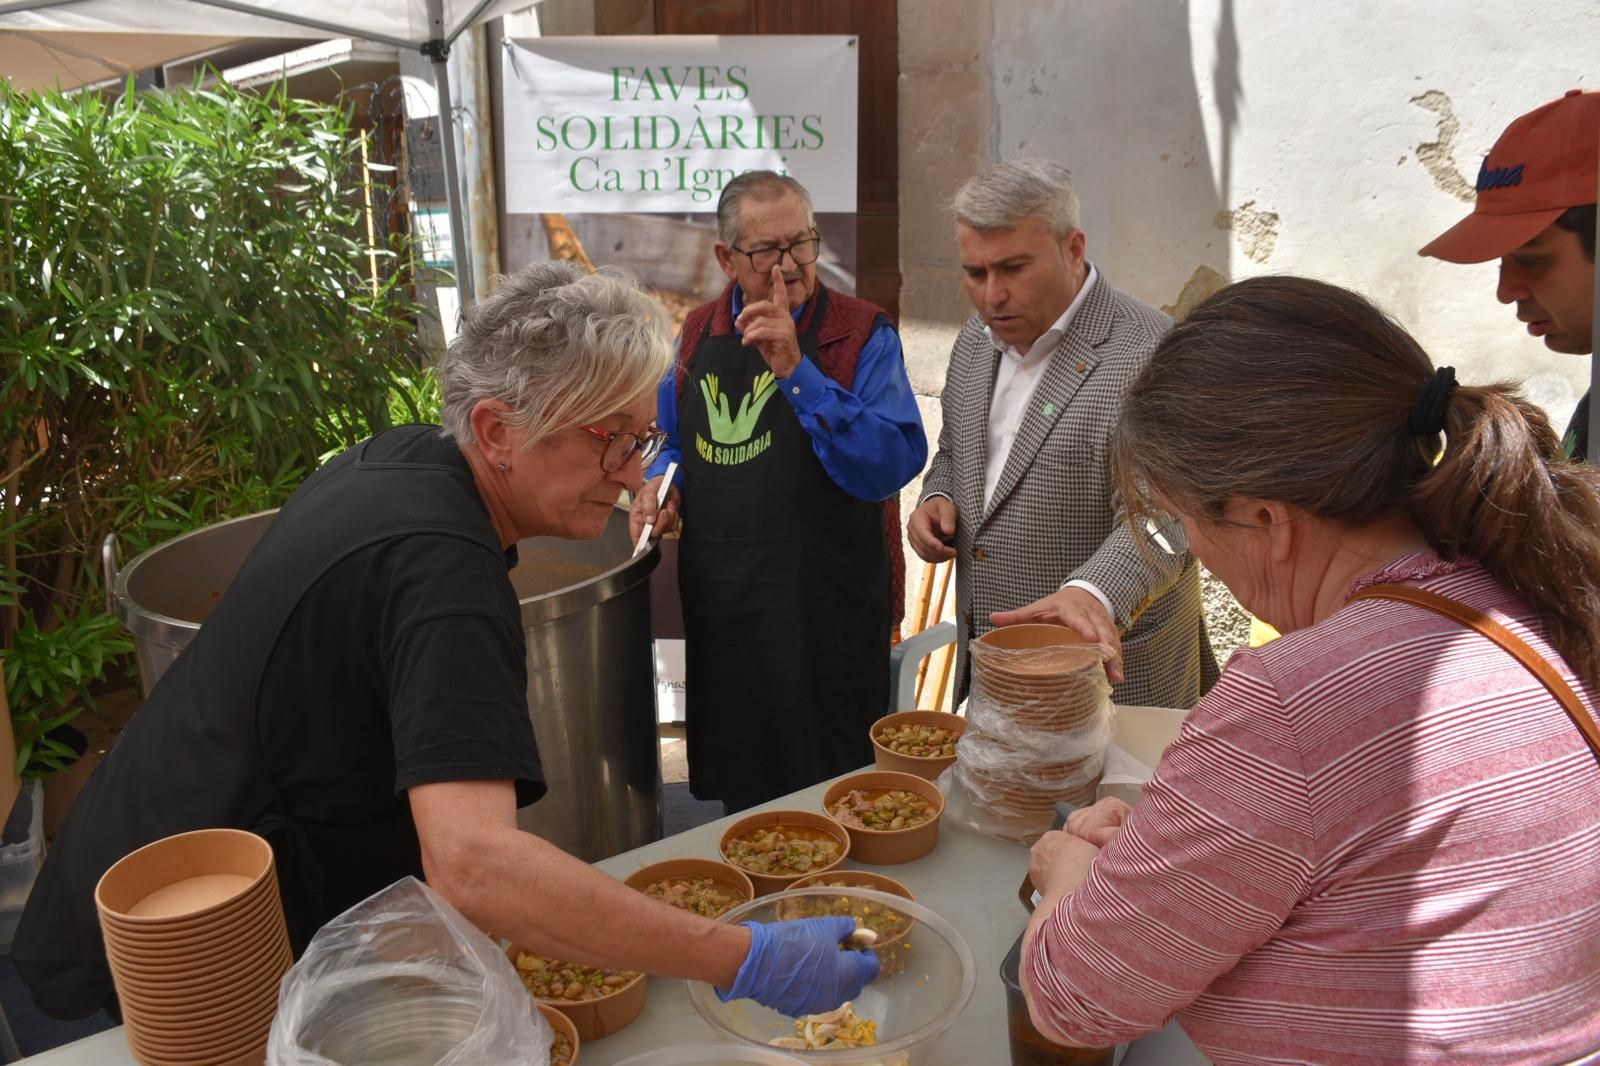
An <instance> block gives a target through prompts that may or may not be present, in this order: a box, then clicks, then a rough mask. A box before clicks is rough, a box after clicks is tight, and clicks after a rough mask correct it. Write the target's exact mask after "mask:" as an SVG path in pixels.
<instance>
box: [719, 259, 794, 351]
mask: <svg viewBox="0 0 1600 1066" xmlns="http://www.w3.org/2000/svg"><path fill="white" fill-rule="evenodd" d="M790 310H791V309H790V307H789V289H788V286H787V285H785V283H784V280H783V265H782V264H781V263H780V264H778V265H777V266H774V267H773V268H772V287H771V288H770V289H769V290H768V291H767V298H766V299H765V300H758V301H756V302H755V303H753V304H745V306H744V310H742V311H740V312H739V317H738V319H736V320H735V321H734V323H733V324H734V326H735V328H737V329H738V330H739V332H740V333H742V334H744V343H745V345H746V346H749V345H754V346H755V348H756V350H757V351H758V352H760V353H761V358H763V359H765V360H766V361H767V366H769V367H771V368H772V372H773V373H774V374H776V375H777V376H778V377H779V378H780V379H783V378H787V377H788V376H789V375H790V374H793V373H794V368H795V367H797V366H799V365H800V339H799V338H798V337H797V336H795V332H794V319H793V318H792V317H791V316H790V314H789V311H790Z"/></svg>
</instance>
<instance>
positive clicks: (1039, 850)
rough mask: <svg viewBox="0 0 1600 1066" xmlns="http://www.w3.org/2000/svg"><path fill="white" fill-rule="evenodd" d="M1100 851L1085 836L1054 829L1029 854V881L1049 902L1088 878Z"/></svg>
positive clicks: (1040, 839) (1041, 838)
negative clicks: (1090, 868)
mask: <svg viewBox="0 0 1600 1066" xmlns="http://www.w3.org/2000/svg"><path fill="white" fill-rule="evenodd" d="M1098 854H1100V849H1099V848H1097V847H1095V846H1094V845H1093V844H1091V843H1089V842H1088V841H1087V840H1084V839H1083V838H1082V837H1077V836H1073V835H1072V834H1071V833H1064V832H1062V831H1061V830H1059V829H1052V830H1051V831H1050V832H1048V833H1046V834H1045V835H1044V836H1042V837H1040V838H1039V840H1038V842H1037V843H1035V844H1034V845H1033V848H1032V850H1030V851H1029V852H1028V878H1029V880H1031V881H1032V882H1033V887H1034V888H1035V889H1037V890H1038V892H1039V895H1041V896H1043V897H1045V898H1046V899H1049V898H1052V897H1059V896H1063V895H1065V894H1066V893H1068V892H1071V891H1072V890H1073V889H1074V888H1077V887H1078V884H1079V883H1080V882H1081V881H1083V879H1084V878H1085V877H1088V876H1089V867H1090V866H1092V865H1093V864H1094V857H1095V856H1096V855H1098Z"/></svg>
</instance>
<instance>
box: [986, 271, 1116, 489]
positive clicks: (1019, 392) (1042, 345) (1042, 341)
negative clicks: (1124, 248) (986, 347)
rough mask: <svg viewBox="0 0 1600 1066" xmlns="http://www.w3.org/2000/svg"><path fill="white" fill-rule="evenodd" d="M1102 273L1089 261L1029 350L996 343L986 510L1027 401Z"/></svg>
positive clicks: (1025, 413) (1020, 427) (1008, 454)
mask: <svg viewBox="0 0 1600 1066" xmlns="http://www.w3.org/2000/svg"><path fill="white" fill-rule="evenodd" d="M1099 276H1100V275H1099V271H1097V270H1095V268H1094V264H1093V263H1090V264H1089V273H1088V275H1087V276H1086V277H1085V278H1084V279H1083V284H1082V285H1081V286H1079V287H1078V295H1076V296H1074V297H1073V298H1072V302H1071V303H1070V304H1068V305H1067V309H1066V310H1065V311H1063V312H1061V317H1060V318H1058V319H1056V320H1055V322H1054V323H1052V324H1051V326H1050V328H1049V329H1047V330H1045V331H1044V333H1043V334H1041V335H1040V337H1039V339H1038V340H1036V341H1034V342H1033V345H1032V346H1031V347H1029V349H1028V350H1027V351H1026V352H1020V351H1018V350H1017V349H1016V348H1013V347H1012V346H1011V345H1009V344H996V345H995V347H996V348H997V349H998V350H999V352H1000V369H999V370H998V371H997V372H996V373H995V376H994V394H993V398H992V399H990V401H989V453H988V454H989V461H988V464H987V465H986V466H985V467H984V469H983V506H984V510H988V508H989V505H990V504H991V503H992V502H994V490H995V486H996V485H998V484H1000V472H1001V471H1003V470H1004V469H1005V468H1006V459H1007V458H1009V457H1010V455H1011V445H1012V444H1014V443H1015V442H1016V439H1017V433H1018V432H1019V431H1020V430H1021V429H1022V420H1023V418H1024V417H1025V416H1026V415H1027V413H1028V403H1029V401H1030V400H1032V399H1033V393H1034V390H1035V389H1037V388H1038V387H1039V382H1040V380H1041V379H1042V378H1043V377H1044V372H1045V368H1046V367H1048V366H1049V365H1050V354H1051V353H1052V352H1054V351H1055V350H1056V345H1058V344H1060V343H1061V338H1062V337H1064V336H1066V333H1067V327H1068V326H1070V325H1071V324H1072V316H1073V315H1075V314H1077V313H1078V308H1080V307H1082V306H1083V301H1084V298H1085V297H1086V296H1088V295H1089V290H1090V289H1091V288H1093V287H1094V283H1095V279H1096V278H1098V277H1099ZM983 328H984V331H985V332H987V333H989V339H990V341H993V340H994V334H993V333H992V332H990V331H989V327H988V326H985V327H983Z"/></svg>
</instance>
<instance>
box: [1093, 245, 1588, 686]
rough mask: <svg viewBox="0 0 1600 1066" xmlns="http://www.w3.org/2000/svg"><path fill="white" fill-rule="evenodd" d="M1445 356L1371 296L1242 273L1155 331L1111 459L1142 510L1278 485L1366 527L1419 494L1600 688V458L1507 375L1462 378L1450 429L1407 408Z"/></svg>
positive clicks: (1291, 497)
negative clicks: (1575, 457)
mask: <svg viewBox="0 0 1600 1066" xmlns="http://www.w3.org/2000/svg"><path fill="white" fill-rule="evenodd" d="M1432 374H1433V364H1432V362H1431V361H1430V360H1429V358H1428V355H1427V353H1426V352H1424V351H1423V350H1422V348H1421V346H1420V345H1418V344H1417V342H1416V340H1415V339H1414V338H1413V337H1412V336H1411V335H1410V334H1409V333H1407V332H1406V331H1405V329H1404V328H1402V327H1401V326H1400V325H1399V324H1398V323H1396V322H1395V321H1394V320H1392V319H1390V318H1389V317H1388V316H1387V315H1385V314H1384V313H1383V312H1382V311H1380V310H1378V309H1377V308H1376V307H1374V306H1373V305H1372V304H1371V303H1369V302H1367V301H1366V300H1365V299H1363V298H1362V297H1360V296H1358V295H1356V294H1355V293H1353V292H1350V291H1348V290H1345V289H1341V288H1338V287H1337V286H1333V285H1328V284H1325V283H1323V282H1318V281H1311V280H1309V279H1306V278H1294V277H1261V278H1251V279H1249V280H1246V281H1241V282H1238V283H1236V284H1233V285H1230V286H1228V287H1227V288H1225V289H1223V290H1222V291H1220V292H1218V293H1217V294H1216V295H1214V296H1212V297H1211V298H1210V299H1208V300H1206V301H1205V302H1204V303H1202V304H1201V305H1200V306H1199V307H1197V308H1195V310H1194V311H1193V313H1191V314H1190V315H1189V317H1188V318H1186V319H1185V320H1184V321H1183V322H1182V323H1180V324H1179V325H1177V326H1175V327H1173V329H1172V331H1171V332H1169V333H1168V334H1167V336H1166V337H1165V338H1164V339H1163V340H1162V342H1161V344H1160V345H1159V346H1157V348H1156V351H1155V354H1154V355H1152V356H1151V359H1150V363H1149V365H1148V366H1146V368H1145V369H1144V371H1143V372H1142V373H1141V374H1140V376H1139V378H1138V379H1137V380H1136V381H1135V382H1134V384H1133V386H1132V388H1131V389H1130V390H1129V392H1128V394H1127V397H1126V399H1125V400H1124V404H1123V412H1122V418H1121V420H1120V422H1119V425H1118V428H1117V431H1116V433H1115V434H1114V436H1113V440H1112V448H1111V454H1112V463H1113V467H1114V469H1115V471H1116V478H1117V483H1118V487H1119V489H1120V490H1121V492H1122V495H1123V498H1124V501H1125V503H1126V506H1127V511H1128V514H1129V518H1130V520H1132V521H1134V522H1136V523H1142V520H1143V518H1144V517H1145V516H1147V515H1149V514H1150V513H1152V512H1154V511H1157V510H1158V505H1157V501H1158V500H1160V501H1165V502H1167V503H1169V504H1171V505H1172V506H1173V507H1174V508H1175V509H1177V510H1179V511H1182V512H1184V513H1186V514H1190V515H1194V516H1201V517H1209V518H1212V519H1218V518H1220V517H1221V515H1222V513H1223V508H1224V506H1225V505H1226V503H1227V501H1228V500H1229V499H1232V498H1234V497H1241V496H1242V497H1253V498H1256V499H1264V500H1279V501H1282V502H1284V503H1288V504H1291V505H1293V506H1295V507H1297V508H1299V509H1300V510H1303V511H1305V512H1307V513H1309V514H1313V515H1316V516H1318V517H1321V518H1325V519H1328V520H1332V521H1339V522H1345V523H1349V524H1351V525H1356V526H1359V525H1362V524H1365V523H1368V522H1372V521H1376V520H1377V519H1379V518H1381V517H1384V516H1386V515H1390V514H1393V513H1396V512H1397V511H1401V510H1404V511H1406V512H1408V513H1409V514H1410V515H1411V518H1412V521H1413V522H1414V523H1415V524H1416V525H1417V527H1418V528H1419V529H1420V530H1421V532H1422V534H1423V535H1424V536H1425V537H1426V538H1427V539H1428V542H1429V543H1430V544H1432V545H1433V547H1434V548H1435V549H1436V550H1437V551H1438V552H1439V553H1440V554H1441V555H1442V556H1444V557H1445V558H1455V557H1457V556H1460V555H1463V554H1465V555H1471V556H1473V557H1474V558H1476V559H1478V560H1479V561H1480V562H1482V563H1483V565H1484V566H1485V568H1487V569H1488V571H1489V572H1490V573H1491V574H1493V575H1494V576H1495V578H1496V579H1498V580H1499V581H1501V582H1502V583H1503V584H1505V585H1506V586H1507V587H1509V588H1510V589H1512V590H1513V591H1515V592H1516V593H1517V594H1518V595H1519V596H1521V597H1522V598H1523V599H1525V600H1527V601H1528V603H1529V604H1530V605H1531V606H1533V607H1534V608H1535V609H1537V610H1538V611H1539V612H1540V614H1541V616H1542V617H1543V618H1544V619H1545V620H1546V622H1547V624H1548V625H1549V626H1550V631H1551V637H1552V641H1553V643H1554V644H1555V646H1556V647H1557V649H1559V650H1560V652H1561V654H1562V655H1563V656H1564V657H1565V658H1566V660H1567V662H1568V663H1570V664H1571V665H1572V667H1573V669H1574V670H1576V671H1577V673H1578V674H1579V676H1580V677H1582V678H1583V679H1584V681H1586V682H1587V683H1588V684H1589V685H1590V686H1592V687H1596V688H1600V471H1597V470H1596V468H1594V467H1584V466H1578V465H1575V464H1572V463H1568V462H1566V461H1565V460H1563V459H1562V458H1561V452H1560V445H1559V441H1558V440H1557V438H1556V435H1555V432H1554V431H1553V430H1552V429H1551V427H1550V423H1549V420H1548V419H1547V418H1545V416H1544V414H1543V413H1542V412H1540V411H1539V410H1538V409H1537V408H1535V407H1533V406H1531V405H1530V404H1528V403H1526V402H1525V401H1523V400H1522V399H1521V398H1520V397H1519V396H1518V395H1517V393H1516V391H1515V389H1513V388H1512V387H1510V386H1507V385H1490V386H1484V387H1469V386H1462V387H1460V388H1457V389H1456V390H1455V393H1454V395H1453V396H1452V397H1451V398H1450V401H1449V404H1448V407H1447V408H1446V416H1445V441H1444V442H1443V443H1444V455H1443V457H1442V459H1441V460H1440V461H1439V462H1438V464H1437V465H1435V464H1434V463H1433V459H1434V457H1435V456H1438V455H1439V452H1440V447H1441V440H1440V437H1439V435H1438V434H1431V435H1418V434H1415V433H1413V432H1412V431H1411V429H1410V427H1409V422H1410V418H1411V413H1412V409H1413V407H1414V406H1415V404H1416V402H1417V396H1418V394H1419V392H1420V391H1421V390H1422V388H1423V386H1424V385H1425V384H1426V383H1427V382H1428V380H1429V379H1430V377H1431V375H1432Z"/></svg>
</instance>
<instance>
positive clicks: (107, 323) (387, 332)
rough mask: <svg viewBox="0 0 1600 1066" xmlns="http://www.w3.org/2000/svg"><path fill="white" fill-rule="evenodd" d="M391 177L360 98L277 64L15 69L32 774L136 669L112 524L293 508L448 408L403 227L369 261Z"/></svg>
mask: <svg viewBox="0 0 1600 1066" xmlns="http://www.w3.org/2000/svg"><path fill="white" fill-rule="evenodd" d="M388 180H390V179H389V176H388V175H387V174H384V173H379V172H376V171H375V169H369V170H366V171H364V170H363V169H362V167H361V163H360V141H359V137H358V134H357V132H356V131H355V130H354V129H353V128H352V126H351V124H350V120H349V116H348V115H347V114H346V112H345V111H344V109H343V108H341V107H338V106H329V105H324V104H318V103H311V102H307V101H301V100H294V99H291V98H289V97H288V96H287V95H286V94H285V92H284V91H283V89H282V88H281V86H278V87H273V88H271V89H269V90H267V91H265V92H264V93H262V94H261V95H246V94H243V93H240V92H238V91H236V90H234V89H233V88H231V87H229V86H227V85H225V84H219V85H218V86H216V87H215V88H211V89H206V90H204V91H193V92H181V91H175V92H155V93H145V94H141V93H139V92H138V91H136V89H135V88H134V86H133V83H132V82H131V81H130V82H129V83H128V85H127V87H126V89H125V91H124V92H123V93H122V94H121V95H120V96H117V97H114V98H110V99H106V98H103V97H101V96H99V95H97V94H94V93H79V94H76V95H70V96H69V95H65V94H62V93H54V92H51V93H36V94H27V93H21V92H18V91H16V90H14V89H12V88H11V87H10V86H9V85H8V84H6V83H4V82H0V655H3V656H4V663H5V682H6V687H7V692H8V694H9V695H10V697H11V706H12V709H13V715H14V718H15V719H16V720H17V723H18V745H19V750H20V749H21V748H22V747H24V746H26V747H27V748H28V751H29V752H30V754H29V755H28V756H27V757H26V759H28V760H31V764H30V765H31V766H32V767H33V770H32V771H30V772H37V771H39V770H40V769H41V768H48V767H49V766H50V765H51V762H50V759H51V758H54V757H57V756H60V755H61V753H60V752H59V751H56V750H55V749H54V748H52V746H51V742H49V741H48V740H47V739H46V737H45V733H47V732H48V729H45V728H44V723H47V722H49V721H52V720H55V719H59V718H61V716H63V715H68V716H70V715H71V714H75V713H77V711H76V707H78V706H79V705H81V703H82V701H84V700H85V699H87V698H89V696H90V694H91V693H92V691H93V690H94V689H95V687H96V686H97V685H101V684H103V683H104V679H106V678H107V677H109V676H111V675H114V674H117V673H118V672H120V671H121V670H122V669H123V668H124V667H125V666H126V660H127V655H128V652H129V650H130V646H129V644H128V641H127V639H126V636H125V634H123V633H122V631H121V628H120V626H119V625H118V624H117V623H116V622H115V621H114V620H112V619H111V618H110V617H109V616H108V615H106V614H104V613H103V604H104V597H103V592H102V590H101V589H100V587H99V583H100V580H101V579H100V577H99V566H98V548H99V542H100V541H101V540H102V539H103V538H104V536H105V535H106V534H107V533H115V534H116V536H117V540H118V545H119V549H120V551H121V553H122V556H123V557H124V558H127V557H130V556H131V555H132V554H134V553H136V552H138V551H141V550H143V549H144V548H147V547H149V546H151V545H152V544H155V543H158V542H160V541H162V540H166V539H168V538H170V537H171V536H173V535H175V534H177V533H181V532H184V531H186V530H189V529H194V528H197V527H199V526H202V525H206V524H208V523H211V522H214V521H218V520H220V519H222V518H226V517H232V516H234V515H238V514H246V513H250V512H253V511H258V510H262V509H264V508H267V507H272V506H276V505H277V504H279V503H281V502H282V500H283V499H284V497H285V496H286V495H287V494H288V493H289V492H290V491H291V490H292V489H293V488H294V486H296V485H298V484H299V482H300V481H302V480H304V478H305V477H306V476H307V475H308V474H309V473H310V472H311V471H312V470H313V469H314V468H315V465H316V463H317V461H318V457H319V456H321V455H323V454H325V453H329V452H333V451H337V450H339V449H341V448H343V447H345V446H348V445H349V444H352V443H354V442H355V441H356V440H358V439H360V438H361V437H363V436H366V435H368V434H369V433H371V432H372V431H373V430H374V429H376V428H379V427H383V426H387V425H389V424H391V423H392V422H394V421H395V420H396V419H397V417H398V416H399V414H400V413H402V412H403V413H404V415H405V420H407V421H410V420H414V419H431V418H435V417H436V416H437V407H438V404H437V393H436V391H430V390H431V379H430V378H429V376H428V375H427V374H426V373H424V372H423V371H421V370H420V366H421V365H422V362H423V359H422V357H421V353H420V352H418V350H417V347H416V344H417V341H416V333H415V328H414V322H415V317H416V315H417V314H418V313H420V310H421V309H420V308H419V307H418V306H417V305H416V304H415V303H414V302H413V300H412V299H411V297H410V291H411V288H410V282H409V279H408V278H406V277H404V276H403V275H402V274H399V273H397V272H398V271H402V270H403V269H404V268H405V265H406V264H408V263H410V262H411V261H412V258H413V257H412V256H411V255H410V253H409V249H408V248H407V247H406V244H405V242H404V241H395V242H393V243H392V245H391V246H390V247H386V248H382V249H378V252H379V258H378V262H379V264H380V267H381V269H382V270H384V271H386V273H385V274H384V275H383V276H381V277H380V278H379V279H378V281H379V284H378V285H377V287H376V290H377V291H376V294H375V293H374V286H373V284H372V279H371V278H370V276H369V273H368V272H369V270H370V269H371V268H370V263H371V252H372V249H369V248H368V247H367V245H366V234H367V227H366V221H365V217H364V214H363V195H362V193H363V189H364V188H365V187H366V186H367V185H368V184H370V183H372V182H385V181H388ZM41 730H43V731H42V732H41ZM30 731H31V732H30ZM24 733H27V734H28V735H27V737H26V738H25V737H24V735H23V734H24Z"/></svg>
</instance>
